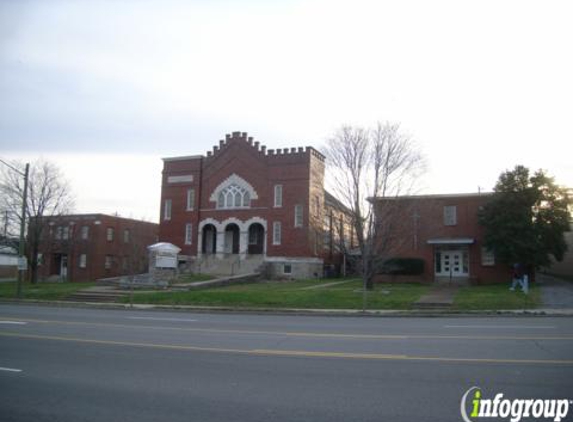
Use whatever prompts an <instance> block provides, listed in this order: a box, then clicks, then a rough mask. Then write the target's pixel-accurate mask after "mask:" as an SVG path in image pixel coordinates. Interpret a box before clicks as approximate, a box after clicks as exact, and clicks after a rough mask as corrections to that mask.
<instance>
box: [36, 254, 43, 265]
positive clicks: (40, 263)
mask: <svg viewBox="0 0 573 422" xmlns="http://www.w3.org/2000/svg"><path fill="white" fill-rule="evenodd" d="M36 262H37V263H38V267H41V266H42V264H43V263H44V254H41V253H39V254H38V255H37V257H36Z"/></svg>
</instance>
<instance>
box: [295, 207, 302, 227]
mask: <svg viewBox="0 0 573 422" xmlns="http://www.w3.org/2000/svg"><path fill="white" fill-rule="evenodd" d="M302 211H303V209H302V205H300V204H298V205H295V206H294V226H295V227H302V225H303V214H302Z"/></svg>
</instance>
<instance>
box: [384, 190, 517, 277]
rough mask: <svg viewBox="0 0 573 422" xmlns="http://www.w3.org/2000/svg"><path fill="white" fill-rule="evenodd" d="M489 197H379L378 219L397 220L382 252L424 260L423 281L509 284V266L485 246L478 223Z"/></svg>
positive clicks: (390, 255) (388, 254)
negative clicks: (498, 261)
mask: <svg viewBox="0 0 573 422" xmlns="http://www.w3.org/2000/svg"><path fill="white" fill-rule="evenodd" d="M490 198H491V195H490V194H461V195H428V196H408V197H399V198H378V199H377V200H376V214H377V217H378V218H380V216H382V215H388V216H392V217H390V219H391V220H392V221H393V223H395V224H394V227H393V230H394V231H393V232H392V236H391V237H392V246H391V247H390V248H388V247H387V248H386V250H385V251H384V253H385V255H386V256H388V257H402V258H421V259H423V260H424V262H425V265H424V274H423V276H422V279H423V280H424V281H426V282H433V281H449V280H452V281H453V282H457V281H470V282H471V283H474V284H488V283H502V282H508V283H509V281H510V277H511V276H510V275H511V271H510V269H509V267H508V266H506V265H502V264H499V263H497V262H496V260H495V257H494V256H493V254H492V253H490V252H489V251H487V250H486V248H485V247H484V244H483V239H484V231H483V228H482V227H481V226H480V225H479V223H478V212H479V209H480V207H482V206H483V205H484V204H485V203H486V202H487V201H488V200H489V199H490ZM384 278H385V277H379V279H384ZM386 278H387V277H386Z"/></svg>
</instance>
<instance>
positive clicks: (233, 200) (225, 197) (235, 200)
mask: <svg viewBox="0 0 573 422" xmlns="http://www.w3.org/2000/svg"><path fill="white" fill-rule="evenodd" d="M250 206H251V195H250V194H249V192H248V191H247V190H246V189H245V188H242V187H240V186H238V185H235V184H232V185H229V186H227V187H226V188H225V189H223V190H221V192H219V196H218V198H217V208H248V207H250Z"/></svg>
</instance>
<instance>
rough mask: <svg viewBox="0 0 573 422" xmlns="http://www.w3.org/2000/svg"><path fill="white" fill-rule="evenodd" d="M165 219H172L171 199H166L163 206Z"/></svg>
mask: <svg viewBox="0 0 573 422" xmlns="http://www.w3.org/2000/svg"><path fill="white" fill-rule="evenodd" d="M163 219H164V220H166V221H167V220H171V199H166V200H165V205H164V207H163Z"/></svg>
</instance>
